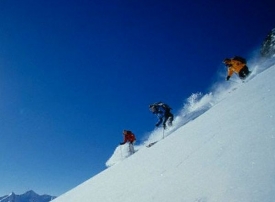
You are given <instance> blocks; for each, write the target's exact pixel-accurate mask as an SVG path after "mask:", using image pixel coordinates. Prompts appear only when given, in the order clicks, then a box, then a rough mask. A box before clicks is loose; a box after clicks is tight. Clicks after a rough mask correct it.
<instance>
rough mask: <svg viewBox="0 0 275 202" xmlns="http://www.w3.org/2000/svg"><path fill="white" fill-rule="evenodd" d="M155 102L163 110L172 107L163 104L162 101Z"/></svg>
mask: <svg viewBox="0 0 275 202" xmlns="http://www.w3.org/2000/svg"><path fill="white" fill-rule="evenodd" d="M156 104H157V106H160V107H162V108H163V109H164V110H165V111H167V110H171V109H172V108H171V107H170V106H169V105H168V104H165V103H163V102H158V103H156Z"/></svg>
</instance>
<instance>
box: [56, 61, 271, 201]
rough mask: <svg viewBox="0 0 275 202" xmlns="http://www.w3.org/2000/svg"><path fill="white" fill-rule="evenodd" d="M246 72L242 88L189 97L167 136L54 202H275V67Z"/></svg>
mask: <svg viewBox="0 0 275 202" xmlns="http://www.w3.org/2000/svg"><path fill="white" fill-rule="evenodd" d="M249 67H250V68H251V69H252V70H253V75H251V77H250V78H249V79H248V80H247V82H246V83H242V82H240V81H239V80H238V78H237V77H235V76H233V77H232V78H231V79H230V80H229V81H221V82H219V83H216V84H214V85H213V88H212V91H211V92H209V93H208V94H206V95H203V94H201V93H195V94H193V95H191V96H190V98H188V99H187V102H186V104H184V106H183V109H182V111H181V112H179V113H178V114H177V115H176V119H175V121H174V126H173V127H172V128H170V129H169V130H167V131H165V133H164V134H163V131H162V130H160V129H159V130H155V131H152V133H150V134H148V138H147V141H145V142H144V144H142V145H138V146H136V150H137V152H136V153H135V154H134V155H132V156H129V157H127V158H125V157H126V156H127V155H124V149H125V148H121V147H120V146H118V148H117V149H116V150H115V152H114V154H113V155H112V156H111V157H110V159H109V160H108V162H107V165H108V166H109V168H107V169H106V170H105V171H103V172H101V173H99V174H98V175H96V176H94V177H92V178H91V179H89V180H87V181H86V182H84V183H82V184H80V185H79V186H77V187H75V188H74V189H72V190H70V191H68V192H67V193H64V194H63V195H61V196H59V197H58V198H56V199H55V200H53V202H78V201H79V202H80V201H81V202H91V201H95V202H151V201H156V202H263V201H264V202H273V201H275V82H274V77H275V60H274V59H273V61H272V60H270V61H265V62H264V63H260V64H249ZM163 135H164V137H165V138H164V139H162V137H163ZM156 140H159V142H158V143H156V144H155V145H153V146H152V147H150V148H147V147H145V145H146V144H148V143H149V142H152V141H156ZM118 156H121V158H120V159H119V158H118Z"/></svg>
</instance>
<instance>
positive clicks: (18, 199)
mask: <svg viewBox="0 0 275 202" xmlns="http://www.w3.org/2000/svg"><path fill="white" fill-rule="evenodd" d="M54 198H56V197H55V196H50V195H38V194H37V193H35V192H34V191H32V190H30V191H27V192H26V193H24V194H21V195H16V194H15V193H11V194H9V195H6V196H2V197H0V202H49V201H51V200H53V199H54Z"/></svg>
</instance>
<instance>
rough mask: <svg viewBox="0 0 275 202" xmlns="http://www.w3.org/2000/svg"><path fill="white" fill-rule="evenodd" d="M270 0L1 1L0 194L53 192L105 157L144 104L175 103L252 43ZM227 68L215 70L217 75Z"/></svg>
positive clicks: (149, 124) (137, 124)
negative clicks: (28, 191) (249, 0)
mask: <svg viewBox="0 0 275 202" xmlns="http://www.w3.org/2000/svg"><path fill="white" fill-rule="evenodd" d="M274 8H275V2H274V1H271V0H268V1H267V0H266V1H252V2H249V3H248V2H247V1H237V0H231V1H227V0H225V1H220V0H219V1H218V0H216V1H209V2H207V1H204V0H198V1H193V0H185V1H168V0H167V1H159V0H158V1H157V0H155V1H153V0H146V1H145V0H144V1H143V0H134V1H129V0H120V1H116V0H112V1H108V0H107V1H102V0H96V1H94V0H78V1H76V0H74V1H72V0H66V1H65V0H55V1H52V0H25V1H20V0H1V1H0V96H1V99H0V129H1V130H0V137H1V139H0V180H1V187H0V196H2V195H5V194H8V193H10V192H12V191H14V192H15V193H18V194H20V193H23V192H25V191H27V190H29V189H33V190H34V191H36V192H38V193H39V194H42V193H47V194H52V195H60V194H62V193H64V192H65V191H68V190H69V189H71V188H73V187H75V186H76V185H78V184H80V183H81V182H83V181H85V180H87V179H88V178H90V177H92V176H93V175H95V174H97V173H99V172H100V171H102V170H103V169H105V162H106V161H107V160H108V158H109V157H110V156H111V155H112V153H113V151H114V149H115V148H116V146H117V145H118V143H119V142H121V140H122V130H123V129H129V130H132V131H133V132H134V133H135V134H136V136H137V138H138V141H141V140H142V138H143V137H144V135H145V134H146V133H147V132H149V131H151V130H153V129H154V123H155V122H156V118H155V117H154V116H153V115H152V114H151V113H150V112H149V110H148V105H149V104H151V103H152V102H156V101H160V100H161V101H164V102H166V103H168V104H169V105H171V107H172V108H173V112H174V113H175V114H176V113H177V110H179V109H180V108H181V107H182V105H183V103H184V101H185V99H186V98H187V97H189V96H190V95H191V93H195V92H207V91H208V88H209V87H210V86H211V84H212V83H213V82H215V81H216V80H217V79H218V78H217V72H218V71H221V70H222V71H224V74H226V73H225V69H224V66H223V65H222V63H221V62H222V60H223V59H224V58H225V57H231V56H234V55H242V56H244V57H247V58H248V59H249V58H250V57H252V55H254V54H255V50H257V49H258V48H259V46H260V45H261V43H262V41H263V40H264V38H265V37H266V35H267V34H268V32H269V31H270V30H271V29H272V28H274V26H275V12H274ZM225 76H226V75H224V77H225Z"/></svg>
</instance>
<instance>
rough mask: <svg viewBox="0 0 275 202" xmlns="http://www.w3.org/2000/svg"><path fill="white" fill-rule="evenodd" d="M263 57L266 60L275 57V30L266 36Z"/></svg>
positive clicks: (262, 49)
mask: <svg viewBox="0 0 275 202" xmlns="http://www.w3.org/2000/svg"><path fill="white" fill-rule="evenodd" d="M261 55H262V56H263V57H265V58H268V57H275V28H274V29H272V30H271V31H270V32H269V34H268V35H267V36H266V38H265V40H264V42H263V44H262V48H261Z"/></svg>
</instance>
